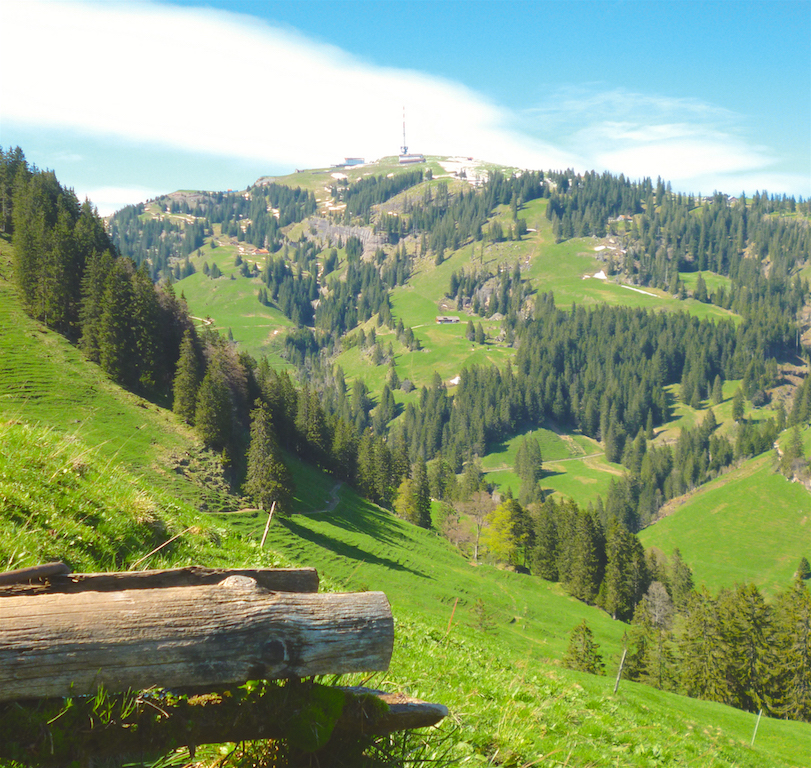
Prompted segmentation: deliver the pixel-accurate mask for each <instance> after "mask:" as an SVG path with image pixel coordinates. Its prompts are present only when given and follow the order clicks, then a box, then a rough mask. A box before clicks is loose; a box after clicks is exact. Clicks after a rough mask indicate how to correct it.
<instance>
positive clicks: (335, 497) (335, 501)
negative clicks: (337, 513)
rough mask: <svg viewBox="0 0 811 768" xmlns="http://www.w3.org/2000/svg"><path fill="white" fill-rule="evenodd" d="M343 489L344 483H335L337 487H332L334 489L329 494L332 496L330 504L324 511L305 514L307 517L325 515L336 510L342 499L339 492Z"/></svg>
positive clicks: (317, 510) (318, 510) (319, 510)
mask: <svg viewBox="0 0 811 768" xmlns="http://www.w3.org/2000/svg"><path fill="white" fill-rule="evenodd" d="M342 487H343V481H341V480H339V481H338V482H337V483H335V485H333V486H332V489H331V490H330V492H329V495H330V497H331V498H330V500H329V503H328V504H327V506H326V507H324V509H316V510H313V511H312V512H305V513H304V514H305V515H325V514H327V512H332V511H333V510H334V509H335V507H337V506H338V502H339V501H340V499H339V498H338V491H340V490H341V488H342Z"/></svg>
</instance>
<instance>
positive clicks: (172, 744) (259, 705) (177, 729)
mask: <svg viewBox="0 0 811 768" xmlns="http://www.w3.org/2000/svg"><path fill="white" fill-rule="evenodd" d="M92 707H93V700H74V704H73V706H72V707H71V708H70V709H68V710H66V709H65V707H64V702H63V701H62V700H50V701H44V702H37V703H36V704H28V703H23V704H22V705H20V704H15V705H14V706H11V705H5V707H4V706H3V705H0V731H2V728H3V726H4V725H6V724H8V726H9V730H8V732H7V733H5V732H0V736H2V738H0V758H6V759H14V760H18V761H20V762H24V763H29V764H32V765H38V766H62V765H66V764H67V763H69V762H71V761H81V762H89V760H90V759H102V758H109V757H120V756H131V757H138V756H147V757H150V756H151V757H152V758H154V756H156V755H160V754H165V753H167V752H168V751H170V750H172V749H177V748H178V747H183V746H189V745H190V746H192V748H193V747H194V746H199V745H201V744H218V743H222V742H229V741H254V740H258V739H285V740H286V741H287V742H288V744H290V746H291V747H293V748H295V749H299V750H304V751H309V752H313V751H320V754H324V753H329V752H331V751H338V753H339V754H341V753H344V752H345V751H346V749H347V748H351V747H354V748H357V747H358V746H360V747H361V748H362V747H363V745H364V744H365V742H364V741H363V739H362V738H360V737H362V736H364V735H365V736H379V735H385V734H389V733H392V732H394V731H402V730H408V729H411V728H422V727H427V726H430V725H434V724H435V723H437V722H439V721H440V720H441V719H442V718H444V717H446V716H447V714H448V711H447V709H446V708H445V707H444V706H442V705H441V704H430V703H428V702H424V701H420V700H418V699H411V698H409V697H406V696H404V695H403V694H390V693H382V692H381V691H376V690H370V689H367V688H330V687H327V686H321V685H309V684H306V683H305V684H292V685H289V686H286V687H281V688H280V687H274V686H273V685H272V684H271V685H264V686H261V687H260V689H258V690H256V691H253V692H251V693H246V692H245V690H243V689H236V688H232V689H226V690H220V691H215V692H211V693H208V694H205V695H200V696H189V697H175V698H173V699H162V698H160V697H156V698H155V699H154V701H151V700H150V699H149V698H147V697H145V696H139V697H137V698H136V699H135V701H134V703H133V704H131V705H129V706H127V705H123V704H122V698H121V697H113V698H111V699H110V700H109V701H108V702H106V704H105V711H106V712H108V713H111V716H109V715H108V718H107V721H102V719H101V718H100V717H98V716H96V715H95V714H94V712H93V710H92ZM60 713H62V714H60ZM91 724H92V727H88V726H89V725H91ZM55 746H56V749H55ZM327 762H328V761H327ZM307 764H310V762H309V761H308V763H307ZM319 764H323V763H322V759H321V758H319Z"/></svg>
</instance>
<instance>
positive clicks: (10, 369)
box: [0, 265, 811, 766]
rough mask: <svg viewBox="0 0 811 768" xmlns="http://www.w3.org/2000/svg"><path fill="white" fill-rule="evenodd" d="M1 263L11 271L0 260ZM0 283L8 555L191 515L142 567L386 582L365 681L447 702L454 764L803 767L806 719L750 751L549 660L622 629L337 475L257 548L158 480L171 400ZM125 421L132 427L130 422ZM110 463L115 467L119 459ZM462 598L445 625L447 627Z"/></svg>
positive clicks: (253, 522) (94, 549)
mask: <svg viewBox="0 0 811 768" xmlns="http://www.w3.org/2000/svg"><path fill="white" fill-rule="evenodd" d="M2 271H3V274H4V275H7V274H8V271H7V268H6V265H4V268H3V270H2ZM0 290H2V292H3V293H2V297H0V298H2V301H0V311H2V312H3V316H2V319H3V322H2V324H0V328H2V334H0V350H2V360H3V368H2V370H0V387H2V390H0V392H1V393H2V399H0V402H2V410H0V416H1V417H2V420H3V426H2V428H1V429H0V457H2V458H0V478H3V480H2V483H3V485H2V488H1V489H0V496H1V497H2V498H3V504H4V506H3V508H2V511H1V512H0V521H2V526H3V527H2V535H0V542H2V546H0V562H2V563H3V564H4V565H7V566H10V567H13V566H20V565H29V564H33V563H36V562H42V561H44V560H48V559H51V558H55V557H64V558H66V559H68V560H69V561H70V562H71V563H73V564H75V565H76V567H81V568H87V569H94V568H104V567H126V566H127V565H129V564H131V563H133V562H134V561H135V560H136V559H137V558H138V557H140V556H141V555H142V554H146V552H148V551H149V549H150V548H151V547H152V545H153V544H154V543H155V542H158V541H163V540H165V537H166V536H167V535H171V534H172V533H174V532H176V531H178V530H185V529H186V528H188V527H190V526H192V530H191V531H188V532H187V533H186V534H184V535H183V536H182V537H181V538H180V539H179V540H178V541H177V543H175V544H174V545H173V546H172V547H171V548H167V550H166V551H165V552H162V553H161V554H160V555H158V556H157V557H153V558H152V559H151V560H149V561H148V564H149V565H150V566H160V565H170V564H181V563H188V562H197V563H200V564H203V565H218V564H222V565H225V564H231V565H245V564H249V563H252V564H256V565H261V564H264V565H272V564H283V563H286V562H288V561H293V562H297V563H299V564H301V565H316V566H317V567H319V569H320V570H321V572H322V575H326V576H327V577H328V580H329V581H331V582H332V583H333V584H338V585H339V586H341V587H345V588H348V589H363V588H371V589H380V588H382V589H384V590H385V591H386V592H387V593H388V594H389V596H390V598H391V601H392V604H393V607H394V612H395V615H396V617H397V643H396V649H395V657H394V661H393V664H392V668H391V670H390V673H389V674H388V675H387V676H386V680H387V681H388V682H383V681H381V680H377V681H375V682H376V683H378V684H381V685H384V687H392V688H395V689H405V690H410V691H411V692H413V693H415V694H417V695H422V696H424V697H425V698H427V699H433V700H436V701H443V702H445V703H447V704H448V705H449V706H450V707H451V709H452V712H453V717H452V718H449V719H448V721H447V722H446V723H445V724H444V726H443V728H442V729H441V730H440V731H439V735H438V736H436V737H434V738H435V739H437V738H439V736H441V735H442V734H449V732H451V731H453V732H452V733H450V735H449V738H450V739H451V743H452V747H451V748H452V751H453V754H454V755H457V756H459V761H461V759H462V757H463V756H464V755H469V756H471V764H486V763H487V762H488V760H489V758H487V757H484V756H485V755H489V756H493V755H494V754H495V753H496V751H498V755H499V759H501V760H506V759H507V757H508V756H509V755H510V754H512V755H514V756H515V760H514V762H519V760H520V761H523V762H524V763H525V762H526V761H527V760H536V759H538V758H539V756H540V755H541V754H544V755H546V756H547V757H549V758H550V762H549V763H548V764H555V762H557V763H558V764H564V763H565V764H567V765H593V764H597V763H599V762H601V761H602V759H603V758H604V757H605V755H611V757H612V760H613V759H614V757H615V756H616V760H615V762H616V763H617V764H622V765H640V766H642V765H650V764H651V763H652V762H656V761H659V762H662V761H666V762H668V763H669V764H674V765H677V764H689V763H690V762H691V761H692V763H693V764H695V763H696V761H698V762H699V763H700V764H706V762H707V761H708V760H709V761H710V762H711V763H712V764H715V765H722V766H726V765H739V766H741V765H743V766H760V765H764V764H769V765H776V766H782V765H795V764H798V762H799V761H800V760H801V759H802V756H803V755H805V754H808V753H809V752H811V729H809V728H808V727H807V726H804V725H800V724H796V723H778V722H769V723H765V724H763V725H761V731H760V735H759V737H758V738H759V741H758V748H757V749H756V750H755V751H754V752H751V751H750V750H749V749H748V748H746V747H745V746H742V745H741V742H742V741H743V740H746V739H748V738H749V733H750V732H751V727H752V717H751V716H750V715H747V714H745V713H739V712H735V711H733V710H729V709H727V708H724V707H718V706H716V705H708V704H704V703H701V702H691V701H688V700H685V699H681V698H679V697H674V696H671V695H667V694H663V693H659V692H656V691H652V690H651V689H647V688H644V687H642V686H635V685H630V684H628V685H625V684H624V685H623V688H622V691H621V694H620V696H619V697H617V698H615V699H614V698H611V697H610V696H609V690H610V689H609V686H610V684H611V683H610V681H609V680H607V679H600V678H591V677H589V676H583V675H579V674H577V673H572V672H569V671H567V670H564V669H562V668H560V667H558V666H556V665H555V664H554V663H552V664H551V665H550V661H549V660H550V659H552V660H554V659H556V658H559V657H560V655H561V653H562V650H563V648H564V646H565V643H566V637H567V635H568V632H569V631H570V629H571V627H573V626H574V625H575V624H576V623H577V622H578V621H579V620H580V619H581V618H582V617H583V616H587V617H588V619H589V622H590V623H591V625H592V627H593V628H594V630H595V633H596V636H597V639H598V641H599V642H601V643H602V646H603V651H604V652H605V655H606V657H607V660H608V664H609V668H610V667H611V666H612V665H614V664H615V663H616V656H617V654H618V650H619V643H620V637H621V634H622V631H623V630H624V627H623V626H622V625H621V624H618V623H615V622H612V621H610V620H609V619H608V618H607V617H606V616H605V615H603V614H601V613H600V612H599V611H597V610H596V609H593V608H589V607H587V606H583V605H582V604H580V603H577V602H576V601H574V600H572V599H570V598H568V597H567V596H566V595H564V594H562V593H561V591H560V590H559V589H558V587H556V586H555V585H551V584H547V583H545V582H543V581H540V580H538V579H535V578H532V577H526V576H519V575H517V574H513V573H508V572H503V571H498V570H495V569H493V568H491V567H489V566H479V567H473V566H471V565H470V564H469V563H467V562H465V561H464V560H462V559H461V558H460V557H459V556H458V555H457V554H456V553H455V552H454V551H453V549H452V548H451V547H449V546H448V545H447V544H446V543H445V542H443V541H441V540H440V539H438V538H437V537H436V536H434V535H433V534H430V533H428V532H425V531H422V530H418V529H416V528H413V527H412V526H408V525H406V524H404V523H402V522H401V521H399V520H396V519H394V518H392V517H391V516H390V515H389V514H388V513H385V512H383V511H381V510H379V509H378V508H376V507H373V506H371V505H369V504H367V503H365V502H363V501H362V500H360V499H358V498H357V497H355V496H354V494H353V493H352V492H351V491H350V490H348V489H343V490H341V491H340V494H339V495H340V499H341V503H340V504H339V506H338V507H337V508H336V510H335V511H334V512H333V513H331V514H324V515H318V516H312V517H304V516H296V517H294V518H292V519H290V520H288V521H285V522H284V523H282V524H279V525H276V526H273V528H272V529H271V541H272V544H271V550H272V551H276V552H280V553H281V555H275V554H270V551H268V552H266V553H259V552H258V551H257V548H256V546H255V544H254V545H252V544H251V543H250V539H251V538H253V540H254V542H255V540H256V538H257V536H258V535H259V532H260V531H259V529H260V526H261V523H262V521H261V520H260V519H259V518H258V517H256V518H252V517H251V516H250V515H232V516H228V517H220V518H216V519H212V518H210V517H206V516H201V515H200V514H199V513H197V512H196V511H195V510H194V509H192V508H190V507H188V506H187V505H185V504H184V503H183V502H178V501H176V500H174V499H173V498H172V496H171V495H169V494H168V493H167V492H166V491H172V492H173V493H174V492H178V491H179V489H180V487H181V484H180V483H179V482H164V481H165V479H166V478H164V477H163V475H162V474H161V473H160V472H159V470H158V467H157V466H156V463H159V457H160V455H161V451H162V449H161V448H160V444H161V443H163V442H166V443H169V444H172V443H173V441H176V443H177V445H180V446H187V447H188V446H190V442H189V441H188V440H189V438H188V435H186V434H184V433H183V431H182V429H180V427H179V425H178V424H177V422H176V421H175V420H174V419H173V417H172V416H171V414H167V413H165V412H161V411H160V410H159V409H156V408H154V407H153V406H146V407H145V404H143V403H142V402H139V400H138V399H137V398H133V397H131V396H130V395H128V394H126V393H123V392H121V391H120V390H118V389H117V388H115V387H113V386H112V385H110V384H109V383H108V382H106V380H105V379H104V378H103V377H102V376H100V374H99V372H98V370H97V369H96V368H95V367H94V366H92V365H90V364H88V363H87V362H86V361H84V360H83V359H82V358H81V356H80V355H78V354H77V353H76V351H75V350H74V349H73V348H71V347H70V346H69V345H67V343H66V342H64V340H61V339H59V338H58V337H56V336H55V335H54V334H51V333H49V332H47V331H44V330H43V329H41V328H40V326H38V325H37V324H36V323H32V322H30V321H28V320H26V319H25V318H24V317H23V316H22V315H21V314H20V313H19V311H18V310H17V309H16V307H15V300H14V295H13V292H11V291H10V290H9V286H8V283H7V282H2V283H0ZM83 408H86V410H82V409H83ZM77 414H78V415H79V417H80V422H79V423H78V424H76V423H74V422H75V420H76V417H77ZM136 414H138V415H140V416H141V417H142V419H143V421H141V422H139V421H138V419H136V418H135V415H136ZM9 419H11V420H12V421H15V422H17V421H23V422H36V423H38V424H40V425H42V426H39V427H28V426H26V425H24V424H15V423H9ZM135 426H137V427H140V428H139V429H137V430H135V433H134V435H133V434H132V433H133V430H134V427H135ZM76 432H78V435H79V439H77V438H76V437H75V433H76ZM132 443H135V447H133V446H132V445H131V444H132ZM86 446H93V447H90V448H88V447H86ZM552 453H553V451H552V450H551V449H550V456H551V455H552ZM122 462H123V463H124V464H125V465H126V467H127V469H122V468H119V466H118V465H119V464H120V463H122ZM293 470H294V472H295V473H296V475H297V480H298V481H299V483H300V486H301V488H302V491H301V498H300V502H301V504H302V506H303V507H305V508H306V507H307V506H320V505H321V504H324V501H325V499H328V497H329V496H330V491H331V490H332V488H333V487H334V485H332V484H331V481H330V479H329V478H326V477H324V476H322V475H320V474H319V473H317V472H315V471H314V470H312V469H310V468H307V467H306V466H304V465H301V464H298V463H296V464H294V467H293ZM155 485H161V486H163V487H164V488H165V489H166V490H158V489H156V488H155ZM226 521H227V522H228V524H229V525H228V526H226V525H225V523H226ZM232 523H233V524H235V525H236V526H237V527H239V528H242V529H243V530H244V531H245V532H246V533H248V534H249V537H248V539H247V540H246V539H245V538H244V537H241V536H235V535H234V533H229V530H228V529H229V528H230V524H232ZM457 597H458V598H459V605H458V607H457V609H456V613H455V614H454V620H453V626H452V630H451V633H450V635H449V636H448V637H447V638H444V635H445V629H446V627H447V625H448V620H449V618H450V616H451V613H452V611H453V603H454V601H455V600H456V598H457ZM478 599H481V600H482V601H483V605H484V609H485V612H486V614H487V622H485V623H489V621H492V622H493V624H494V626H493V629H492V630H491V631H488V632H483V631H482V630H481V629H479V628H478V625H479V624H480V623H481V621H480V619H479V617H478V616H477V614H476V612H475V611H474V610H473V606H474V605H475V602H476V601H477V600H478ZM691 724H694V725H693V728H692V729H691V728H690V725H691ZM716 727H717V728H720V731H719V730H716ZM454 729H456V730H454ZM652 733H655V736H653V738H652V736H651V734H652ZM459 761H457V762H459ZM702 761H703V762H702ZM519 764H520V763H519Z"/></svg>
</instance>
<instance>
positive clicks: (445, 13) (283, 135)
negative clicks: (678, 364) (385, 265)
mask: <svg viewBox="0 0 811 768" xmlns="http://www.w3.org/2000/svg"><path fill="white" fill-rule="evenodd" d="M0 28H2V29H3V46H2V48H0V73H2V74H1V75H0V78H2V79H0V145H2V146H3V147H5V148H8V147H9V146H14V145H20V146H21V147H22V148H23V150H24V151H25V153H26V156H27V157H28V158H29V160H30V161H32V162H35V163H36V164H37V165H39V166H40V167H46V168H53V169H54V170H55V171H56V173H57V175H58V176H59V178H60V180H62V181H63V183H66V184H68V185H70V186H73V187H74V188H75V189H76V191H77V193H78V194H79V195H80V196H82V197H84V196H85V195H86V196H89V197H90V198H91V199H92V200H93V201H94V202H95V203H96V204H97V205H98V206H99V209H100V211H101V212H102V213H108V212H110V211H112V210H114V209H115V208H117V207H120V206H122V205H124V204H127V203H130V202H137V201H139V200H142V199H145V198H147V197H151V196H154V195H156V194H159V193H162V192H168V191H172V190H174V189H179V188H183V189H187V188H195V189H199V188H204V189H228V188H234V189H237V188H242V187H245V186H247V185H248V184H250V183H252V182H253V181H254V180H255V179H256V178H257V177H259V176H261V175H274V174H284V173H289V172H291V171H292V170H293V169H295V168H303V167H316V166H324V165H329V164H331V163H336V162H339V161H340V160H341V159H342V158H343V157H344V156H348V155H359V156H363V157H366V158H367V159H370V160H371V159H375V158H377V157H381V156H383V155H391V154H394V153H396V152H397V151H398V148H399V145H400V143H401V128H402V126H401V123H402V109H403V107H405V108H406V111H407V116H408V144H409V146H410V147H411V148H412V149H413V150H415V151H420V152H424V153H426V154H443V155H461V156H475V157H477V158H479V159H483V160H490V161H494V162H502V163H505V164H508V165H515V166H519V167H532V168H541V169H548V168H563V167H570V166H571V167H574V168H576V169H577V170H581V171H583V170H590V169H596V170H598V171H602V170H610V171H612V172H614V173H621V172H622V173H625V174H626V175H627V176H630V177H632V178H639V177H641V176H651V177H653V178H656V176H659V175H661V176H662V177H663V178H665V179H666V180H669V181H671V182H672V184H673V187H674V188H675V189H681V190H684V191H692V192H704V193H709V192H712V191H713V190H715V189H719V190H722V191H725V192H729V193H731V194H737V193H739V192H740V191H742V190H744V191H746V192H749V193H751V192H753V191H754V190H756V189H761V190H762V189H768V190H769V191H770V192H780V193H782V192H786V193H788V194H794V195H802V196H804V197H807V196H809V195H811V0H788V1H786V2H783V1H781V0H760V2H748V1H747V0H721V1H718V2H706V1H704V2H700V1H698V0H616V1H614V2H608V1H605V2H591V1H589V0H573V1H570V2H561V1H560V0H557V1H556V2H547V0H535V1H533V2H530V1H528V0H527V1H524V0H521V1H515V0H481V1H480V2H475V1H473V2H470V1H468V2H455V1H453V0H434V1H433V2H399V1H397V0H378V1H377V2H356V1H354V0H330V1H329V2H324V1H322V0H298V1H297V2H290V1H289V0H288V1H287V2H271V1H269V0H266V1H263V0H254V1H251V0H233V1H232V2H225V1H223V0H217V1H213V2H206V3H200V2H185V1H184V2H175V3H163V2H152V3H132V2H123V1H122V2H115V1H113V2H83V3H82V2H74V1H73V0H57V1H56V2H42V1H41V0H0ZM21 62H24V64H23V65H21Z"/></svg>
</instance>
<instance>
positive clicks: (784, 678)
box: [769, 579, 811, 721]
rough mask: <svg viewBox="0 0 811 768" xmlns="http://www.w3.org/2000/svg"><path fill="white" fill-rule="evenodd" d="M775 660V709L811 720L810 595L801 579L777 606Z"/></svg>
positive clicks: (780, 713) (771, 698) (772, 694)
mask: <svg viewBox="0 0 811 768" xmlns="http://www.w3.org/2000/svg"><path fill="white" fill-rule="evenodd" d="M775 628H776V643H775V651H776V654H775V656H776V663H775V666H774V669H773V674H772V680H771V681H770V685H769V691H770V695H769V704H770V709H771V711H772V712H774V713H775V714H777V715H778V716H780V717H785V718H789V719H791V720H805V721H809V720H811V595H809V592H808V589H807V587H806V586H805V583H804V582H803V581H802V579H795V581H794V584H793V585H792V586H791V588H790V589H788V590H787V591H786V592H784V593H783V594H781V595H780V596H779V597H778V600H777V604H776V606H775Z"/></svg>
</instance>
